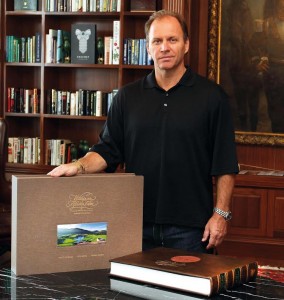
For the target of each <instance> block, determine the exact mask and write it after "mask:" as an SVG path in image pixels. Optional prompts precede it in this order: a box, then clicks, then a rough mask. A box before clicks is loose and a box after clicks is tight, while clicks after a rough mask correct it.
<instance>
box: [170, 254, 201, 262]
mask: <svg viewBox="0 0 284 300" xmlns="http://www.w3.org/2000/svg"><path fill="white" fill-rule="evenodd" d="M171 261H174V262H179V263H194V262H198V261H200V258H199V257H196V256H190V255H182V256H173V257H172V258H171Z"/></svg>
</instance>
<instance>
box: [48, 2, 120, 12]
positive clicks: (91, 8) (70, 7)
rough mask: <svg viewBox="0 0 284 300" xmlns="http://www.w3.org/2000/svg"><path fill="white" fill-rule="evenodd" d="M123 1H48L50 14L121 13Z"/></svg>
mask: <svg viewBox="0 0 284 300" xmlns="http://www.w3.org/2000/svg"><path fill="white" fill-rule="evenodd" d="M120 6H121V0H46V6H45V7H46V11H49V12H55V11H58V12H119V11H120Z"/></svg>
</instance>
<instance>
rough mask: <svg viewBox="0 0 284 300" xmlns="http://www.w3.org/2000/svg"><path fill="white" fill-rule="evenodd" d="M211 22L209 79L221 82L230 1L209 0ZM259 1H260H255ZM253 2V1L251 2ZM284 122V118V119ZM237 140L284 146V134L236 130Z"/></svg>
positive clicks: (209, 25)
mask: <svg viewBox="0 0 284 300" xmlns="http://www.w3.org/2000/svg"><path fill="white" fill-rule="evenodd" d="M208 1H209V10H208V11H209V20H208V62H207V76H208V78H209V79H211V80H213V81H216V82H217V83H220V84H221V85H222V82H220V63H221V38H222V37H221V26H222V20H221V15H222V8H223V7H222V6H223V3H224V2H225V1H230V0H208ZM255 1H259V0H255ZM250 2H252V1H250ZM283 122H284V118H283ZM235 139H236V142H237V143H238V144H248V145H266V146H281V147H283V146H284V132H283V134H282V133H273V132H258V131H250V130H248V131H240V130H236V132H235Z"/></svg>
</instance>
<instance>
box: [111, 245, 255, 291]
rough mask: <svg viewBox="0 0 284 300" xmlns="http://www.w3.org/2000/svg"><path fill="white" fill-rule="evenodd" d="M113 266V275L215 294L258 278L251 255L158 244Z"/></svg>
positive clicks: (120, 258)
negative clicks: (201, 251) (211, 251)
mask: <svg viewBox="0 0 284 300" xmlns="http://www.w3.org/2000/svg"><path fill="white" fill-rule="evenodd" d="M110 267H111V269H110V275H112V276H117V277H120V278H125V279H129V280H134V281H138V282H144V283H150V284H152V285H157V286H162V287H165V288H171V289H176V290H180V291H184V292H190V293H196V294H200V295H205V296H212V295H215V294H218V293H220V292H222V291H224V290H226V289H229V288H232V287H235V286H238V285H240V284H243V283H245V282H248V281H251V280H254V279H255V278H256V276H257V269H258V264H257V262H256V261H253V260H251V259H247V258H236V257H227V256H221V255H212V254H200V253H194V252H188V251H183V250H178V249H170V248H155V249H151V250H147V251H144V252H142V251H140V252H137V253H134V254H131V255H126V256H123V257H119V258H116V259H112V260H111V265H110Z"/></svg>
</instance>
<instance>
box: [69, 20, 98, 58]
mask: <svg viewBox="0 0 284 300" xmlns="http://www.w3.org/2000/svg"><path fill="white" fill-rule="evenodd" d="M96 29H97V28H96V24H94V23H76V24H72V28H71V63H72V64H94V63H95V61H96V36H97V32H96Z"/></svg>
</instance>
